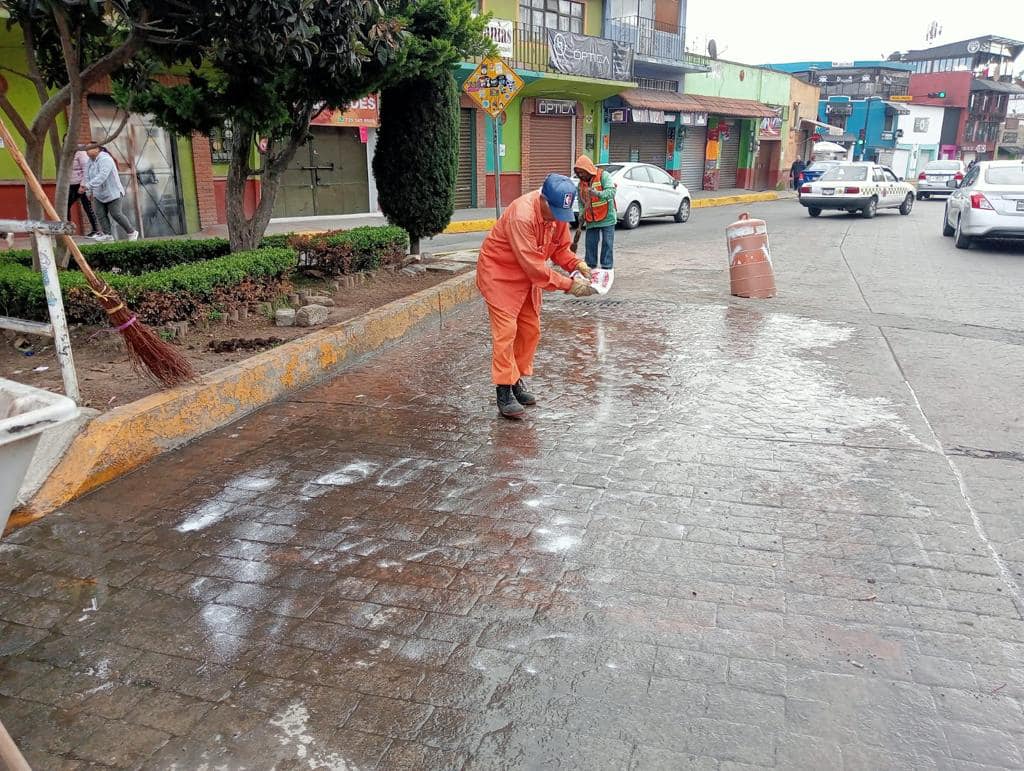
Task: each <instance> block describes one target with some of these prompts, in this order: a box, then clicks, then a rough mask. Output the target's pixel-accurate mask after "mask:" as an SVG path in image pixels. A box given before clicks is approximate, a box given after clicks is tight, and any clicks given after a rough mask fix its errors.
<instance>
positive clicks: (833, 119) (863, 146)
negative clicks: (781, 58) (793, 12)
mask: <svg viewBox="0 0 1024 771" xmlns="http://www.w3.org/2000/svg"><path fill="white" fill-rule="evenodd" d="M767 66H768V67H769V68H771V69H773V70H778V71H779V72H787V73H789V74H791V75H794V76H795V77H797V78H799V79H800V80H803V81H804V82H806V83H810V84H812V85H816V86H818V87H819V88H820V89H821V101H820V102H819V104H818V120H820V121H821V122H823V123H828V124H829V125H832V126H836V127H838V128H840V129H842V134H840V135H838V136H829V137H828V140H829V141H830V142H835V143H837V144H840V145H842V146H843V147H846V148H848V149H850V150H852V156H853V159H854V160H870V161H879V162H881V163H885V164H891V163H892V157H893V152H894V150H895V149H896V145H897V143H898V140H899V129H898V127H897V123H898V120H899V116H900V115H904V114H907V113H909V110H908V109H907V107H905V106H904V105H903V104H901V103H900V100H901V98H902V97H905V96H906V95H907V93H908V91H909V88H910V76H911V74H912V72H913V66H912V65H911V64H908V63H906V62H890V61H877V60H865V61H854V62H788V63H784V64H769V65H767Z"/></svg>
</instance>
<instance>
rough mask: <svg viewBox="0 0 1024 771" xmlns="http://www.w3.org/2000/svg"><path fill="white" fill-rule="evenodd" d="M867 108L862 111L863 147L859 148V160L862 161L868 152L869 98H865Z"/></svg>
mask: <svg viewBox="0 0 1024 771" xmlns="http://www.w3.org/2000/svg"><path fill="white" fill-rule="evenodd" d="M864 101H866V102H867V107H866V108H865V110H864V145H863V147H861V148H860V159H861V160H862V161H863V160H864V156H866V155H867V152H868V120H869V119H870V118H871V97H870V96H869V97H867V98H866V99H865V100H864Z"/></svg>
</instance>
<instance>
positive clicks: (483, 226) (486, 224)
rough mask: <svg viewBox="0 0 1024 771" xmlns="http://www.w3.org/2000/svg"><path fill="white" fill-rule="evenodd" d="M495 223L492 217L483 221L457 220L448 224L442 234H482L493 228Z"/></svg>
mask: <svg viewBox="0 0 1024 771" xmlns="http://www.w3.org/2000/svg"><path fill="white" fill-rule="evenodd" d="M496 222H497V220H496V219H494V217H491V218H490V219H483V220H457V221H455V222H452V223H450V224H449V225H448V227H446V228H445V229H444V231H443V232H444V234H445V235H449V236H450V235H454V234H457V233H483V232H485V231H487V230H490V229H491V228H493V227H494V225H495V223H496Z"/></svg>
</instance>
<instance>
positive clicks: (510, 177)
mask: <svg viewBox="0 0 1024 771" xmlns="http://www.w3.org/2000/svg"><path fill="white" fill-rule="evenodd" d="M522 194H523V177H522V175H521V174H519V173H518V172H514V173H513V172H509V173H504V172H503V173H502V175H501V205H502V207H505V206H508V205H509V204H510V203H512V202H513V201H514V200H516V199H517V198H518V197H519V196H521V195H522ZM484 206H485V207H488V208H490V207H492V206H494V175H493V174H488V175H487V200H486V202H485V203H484Z"/></svg>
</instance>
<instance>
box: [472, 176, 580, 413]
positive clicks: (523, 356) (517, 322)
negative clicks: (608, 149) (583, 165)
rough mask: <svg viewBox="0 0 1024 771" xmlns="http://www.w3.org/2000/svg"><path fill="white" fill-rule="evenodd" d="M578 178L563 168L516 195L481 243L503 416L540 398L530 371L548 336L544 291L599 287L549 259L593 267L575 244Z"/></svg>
mask: <svg viewBox="0 0 1024 771" xmlns="http://www.w3.org/2000/svg"><path fill="white" fill-rule="evenodd" d="M575 199H576V186H575V185H574V184H573V183H572V180H571V179H569V178H568V177H565V176H562V175H561V174H549V175H548V178H547V179H546V180H544V186H543V187H542V188H541V189H540V190H535V191H534V192H532V193H527V194H526V195H523V196H520V197H519V198H517V199H516V200H514V201H513V202H512V203H511V204H510V205H509V207H508V208H507V209H505V211H504V213H503V214H502V215H501V219H499V220H498V222H497V224H496V225H495V226H494V227H493V228H492V229H491V232H490V233H488V234H487V238H485V239H484V242H483V244H482V245H481V247H480V257H479V259H478V261H477V268H476V285H477V287H478V288H479V289H480V294H482V295H483V298H484V301H485V302H486V303H487V311H488V313H489V314H490V317H491V338H492V342H493V345H494V349H493V354H492V357H491V377H492V378H493V380H494V385H495V386H497V397H498V411H499V413H500V414H501V415H502V417H506V418H521V417H522V416H523V414H524V410H523V405H531V404H536V402H537V400H536V398H534V396H533V395H532V394H531V393H530V392H529V391H528V390H527V389H526V384H525V383H524V382H523V377H527V376H529V375H532V374H533V355H534V353H535V352H536V350H537V343H538V342H540V297H541V292H542V291H549V292H550V291H554V290H562V291H563V292H568V293H570V294H572V295H575V296H576V297H586V296H588V295H591V294H595V290H594V289H593V288H592V287H591V286H590V284H589V283H586V282H584V281H578V280H573V279H571V278H569V277H568V276H565V275H563V274H561V273H557V272H555V271H554V270H552V269H551V268H550V266H549V265H548V260H551V261H552V262H554V263H555V264H556V265H558V266H559V267H561V268H563V269H564V270H566V271H567V272H569V273H571V272H573V271H575V270H578V271H580V273H582V274H583V275H585V276H589V275H590V269H589V268H588V267H587V264H586V263H585V262H584V261H583V260H580V259H579V258H578V257H576V255H575V254H573V253H572V251H570V248H569V247H570V244H571V238H570V237H569V225H568V223H569V222H572V220H573V203H574V202H575Z"/></svg>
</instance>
